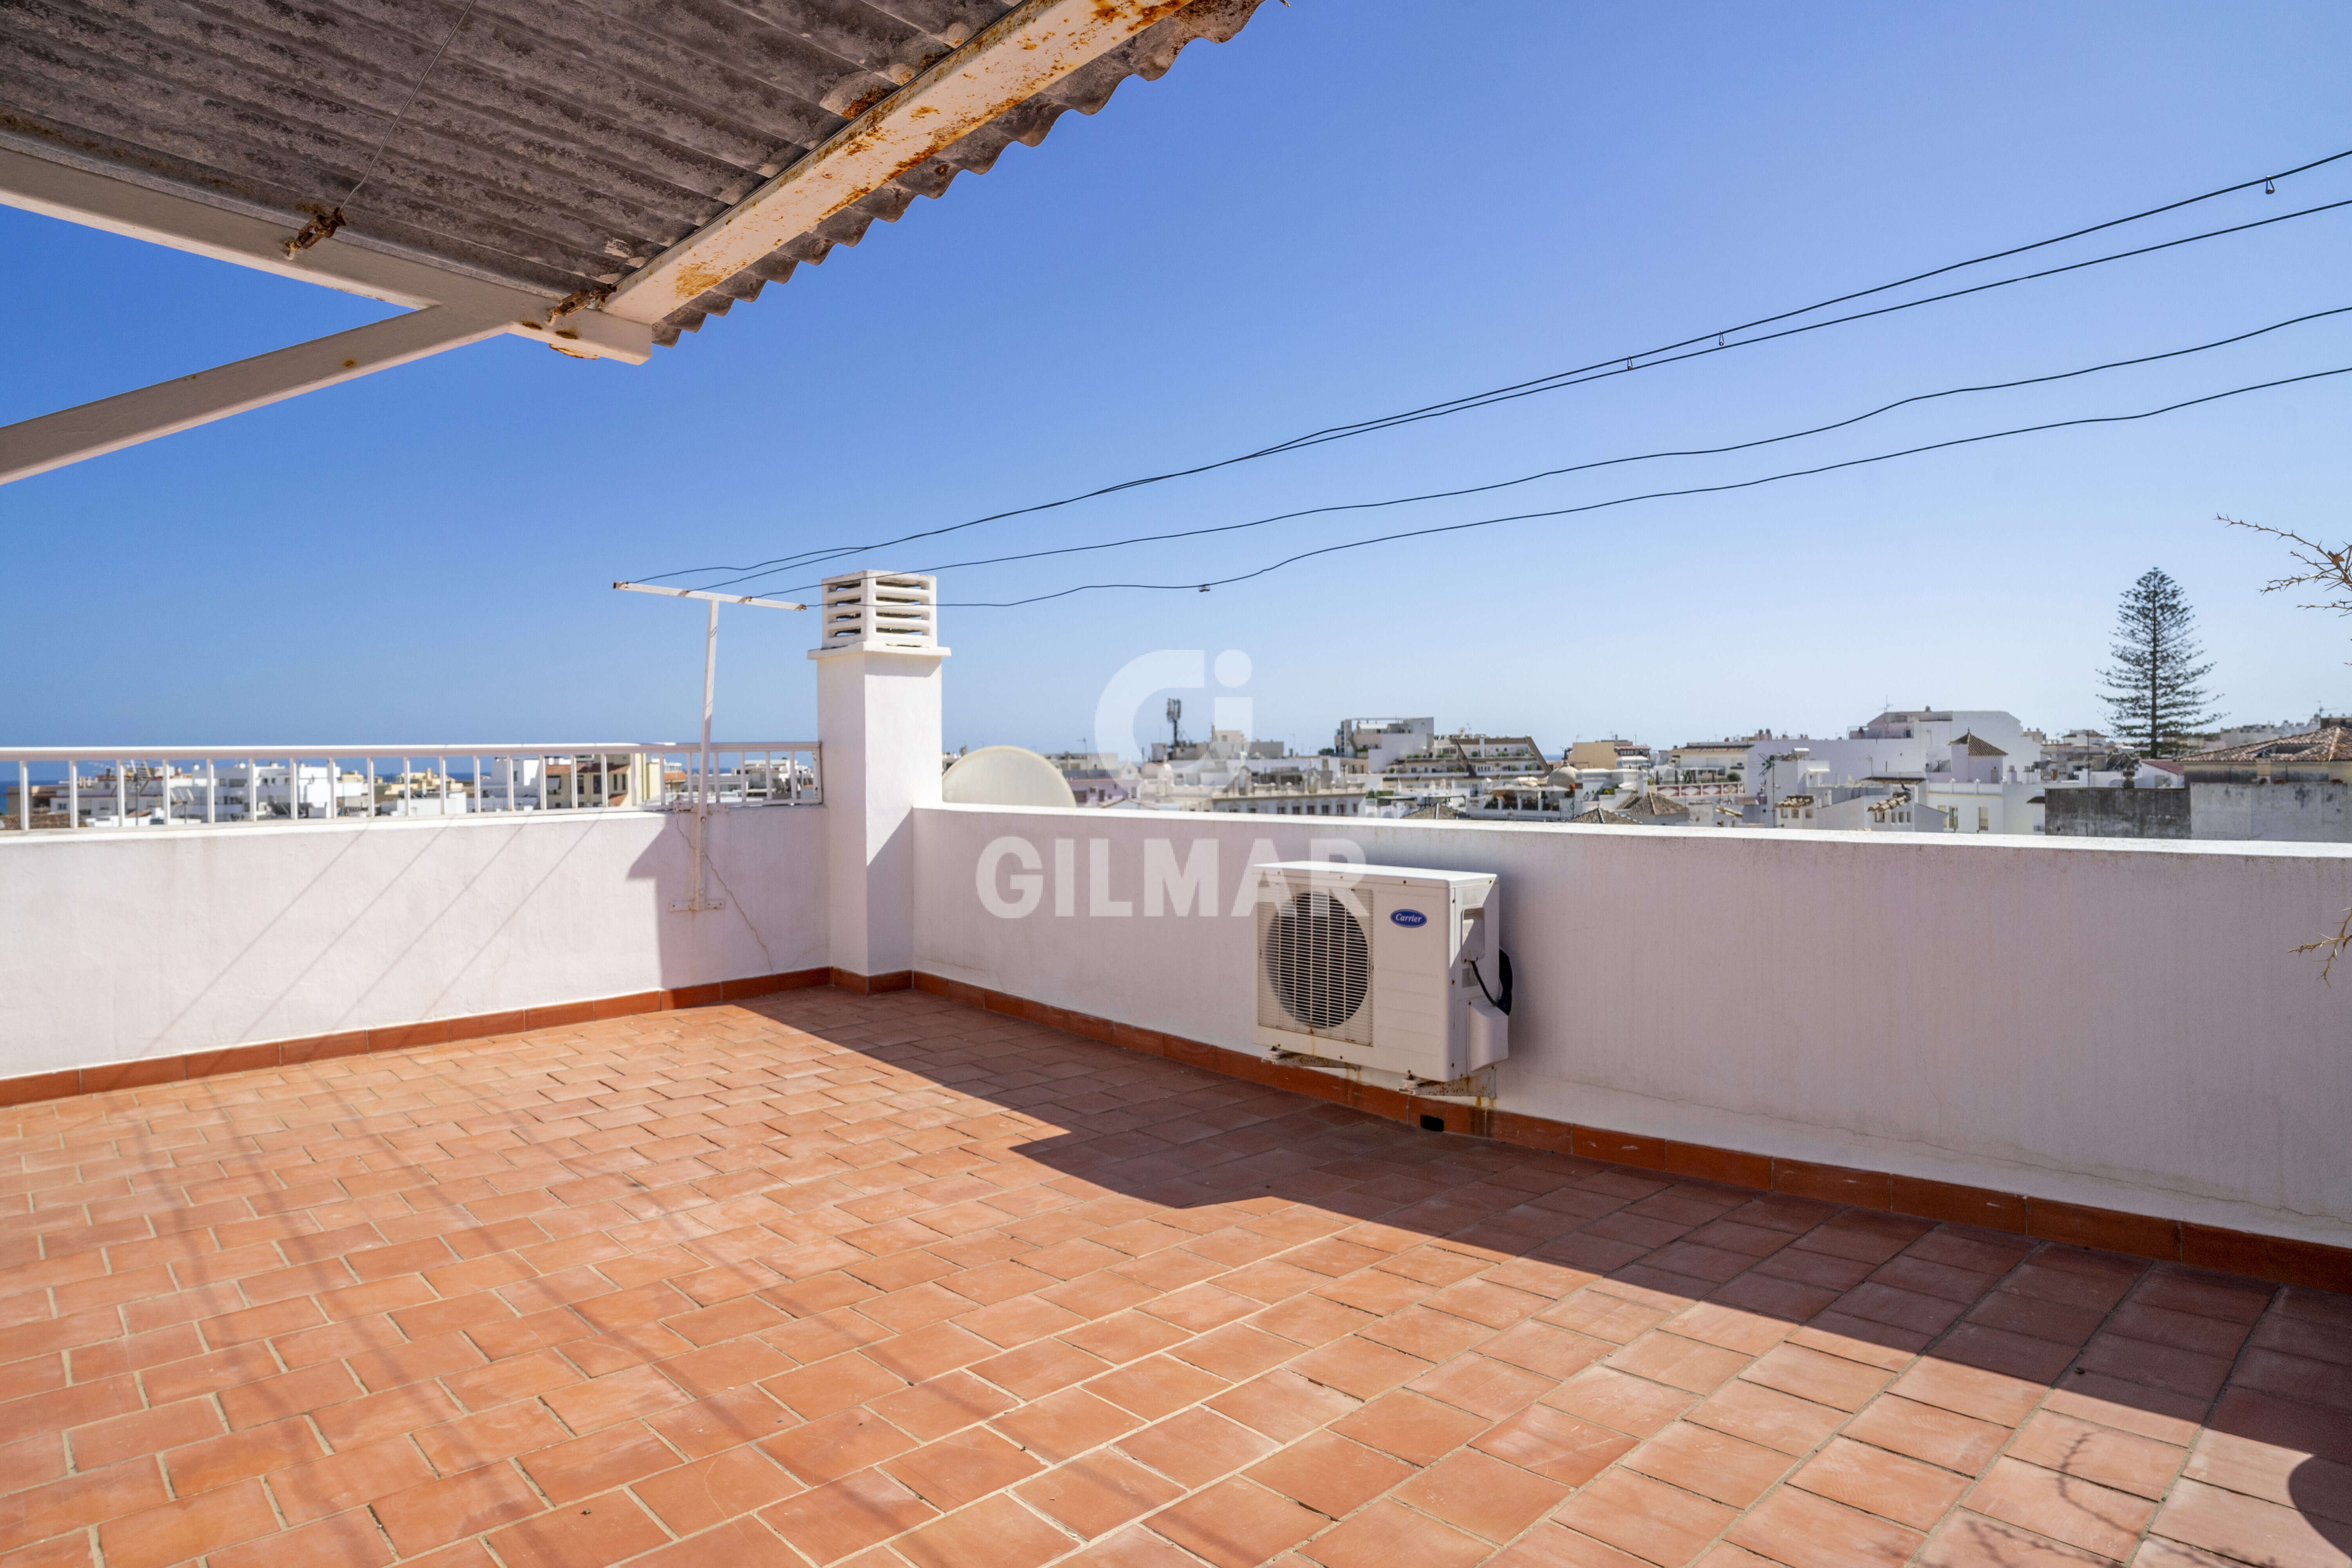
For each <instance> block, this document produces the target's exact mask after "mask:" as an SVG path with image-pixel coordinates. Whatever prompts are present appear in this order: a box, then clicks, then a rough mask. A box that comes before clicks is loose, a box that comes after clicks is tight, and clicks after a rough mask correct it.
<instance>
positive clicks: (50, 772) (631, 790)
mask: <svg viewBox="0 0 2352 1568" xmlns="http://www.w3.org/2000/svg"><path fill="white" fill-rule="evenodd" d="M9 775H13V777H9V782H8V784H7V785H6V789H7V798H6V807H5V816H0V832H33V831H36V830H40V829H47V828H58V829H81V830H84V831H89V830H99V829H126V828H138V827H190V826H197V827H215V826H217V827H235V826H254V825H257V824H263V825H266V824H268V823H272V822H276V823H288V822H302V821H316V822H331V821H338V820H342V821H350V820H367V819H371V818H374V817H384V816H394V817H411V816H469V815H477V814H481V813H487V812H548V811H690V810H693V809H694V808H695V806H696V805H697V804H698V802H699V801H700V800H701V798H702V796H703V786H704V783H705V780H704V776H703V761H702V750H701V748H700V746H699V745H698V744H696V743H690V742H667V741H601V742H564V743H541V744H524V743H519V742H499V743H497V744H491V745H451V744H445V743H433V744H425V745H388V746H368V745H353V746H188V747H167V748H158V747H152V746H139V747H126V746H115V747H103V746H101V747H77V746H34V747H25V748H19V749H7V748H0V777H7V776H9ZM709 794H710V798H711V804H712V805H715V806H719V807H729V808H732V807H741V806H770V805H821V804H822V803H823V801H824V775H823V772H822V769H821V767H820V765H819V757H818V752H817V745H816V742H814V741H733V742H725V743H723V744H722V743H718V742H713V744H712V745H711V748H710V770H709Z"/></svg>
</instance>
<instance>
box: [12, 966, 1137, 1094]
mask: <svg viewBox="0 0 2352 1568" xmlns="http://www.w3.org/2000/svg"><path fill="white" fill-rule="evenodd" d="M839 973H842V972H841V971H837V970H825V969H802V970H794V971H791V972H789V973H782V974H755V975H749V976H746V977H745V978H743V979H740V980H726V981H719V982H717V983H715V984H706V985H691V986H685V987H681V988H679V989H677V990H675V991H639V992H635V993H632V994H628V995H625V996H604V997H593V998H591V999H589V1000H587V1001H584V1002H560V1003H556V1004H554V1005H551V1006H546V1007H530V1008H518V1009H516V1010H514V1011H511V1012H505V1013H472V1014H467V1015H466V1016H462V1017H455V1018H433V1019H428V1020H425V1021H424V1022H422V1023H415V1024H394V1025H387V1026H384V1027H383V1028H378V1029H350V1030H345V1031H344V1032H342V1033H341V1034H333V1035H305V1036H302V1037H299V1038H297V1039H290V1040H261V1041H257V1042H255V1043H253V1044H251V1045H242V1046H219V1047H213V1048H212V1049H209V1050H201V1051H190V1052H188V1053H186V1054H184V1055H180V1056H169V1057H145V1058H140V1059H139V1060H136V1061H127V1062H100V1063H98V1064H96V1065H93V1066H90V1067H85V1068H58V1070H56V1071H54V1072H41V1073H28V1074H26V1075H25V1076H23V1077H20V1078H0V1106H11V1105H30V1104H33V1103H35V1102H36V1101H38V1100H63V1099H66V1098H68V1097H69V1096H72V1095H76V1094H99V1093H103V1092H105V1091H106V1090H109V1089H143V1088H146V1087H148V1086H149V1085H152V1084H158V1083H176V1082H179V1081H181V1080H182V1079H192V1078H216V1077H219V1076H220V1075H222V1074H224V1073H235V1072H253V1071H257V1070H264V1069H268V1068H277V1067H290V1066H296V1065H299V1064H300V1063H303V1062H314V1061H324V1060H326V1059H328V1058H333V1057H355V1056H361V1055H363V1054H366V1053H368V1052H372V1051H398V1050H407V1049H409V1048H411V1047H417V1046H437V1045H445V1044H446V1043H448V1042H450V1041H452V1040H476V1039H484V1038H487V1037H490V1036H492V1035H512V1034H520V1033H521V1032H522V1031H524V1030H525V1029H548V1028H557V1027H562V1026H569V1025H573V1024H586V1023H591V1022H593V1021H594V1020H596V1019H598V1018H619V1017H626V1016H630V1015H632V1014H637V1013H653V1012H665V1011H669V1010H672V1009H675V1008H679V1007H692V1006H709V1005H712V1004H714V1003H717V1002H720V1001H729V1002H732V1001H737V1000H740V999H741V998H743V997H747V996H763V995H767V994H770V993H772V992H777V991H797V990H803V989H805V988H807V987H809V986H813V985H823V984H826V983H827V982H828V981H829V980H831V979H833V978H834V977H835V975H837V974H839ZM859 978H867V977H859ZM912 983H913V977H912V975H911V974H909V973H907V972H905V971H900V972H899V973H896V974H881V975H875V976H872V977H870V978H867V985H868V988H869V989H872V990H877V991H902V990H905V989H906V988H907V987H908V985H909V984H912ZM1092 1023H1093V1025H1094V1026H1098V1027H1099V1028H1100V1029H1101V1030H1102V1031H1103V1033H1102V1034H1100V1035H1097V1038H1107V1037H1108V1033H1109V1031H1110V1029H1111V1027H1112V1026H1111V1025H1110V1024H1109V1023H1108V1021H1106V1020H1100V1019H1097V1020H1093V1021H1092Z"/></svg>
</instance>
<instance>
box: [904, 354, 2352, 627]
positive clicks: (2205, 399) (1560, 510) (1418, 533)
mask: <svg viewBox="0 0 2352 1568" xmlns="http://www.w3.org/2000/svg"><path fill="white" fill-rule="evenodd" d="M2345 374H2352V365H2341V366H2338V367H2337V368H2336V369H2335V370H2315V371H2312V372H2310V373H2309V374H2305V375H2290V376H2284V377H2282V378H2281V379H2279V380H2277V381H2264V382H2257V383H2255V384H2252V385H2251V386H2238V387H2232V388H2231V389H2230V390H2229V391H2227V392H2214V393H2208V394H2207V395H2204V396H2202V397H2191V398H2187V399H2184V400H2183V401H2181V402H2179V403H2168V404H2166V405H2164V406H2163V407H2161V408H2150V409H2146V410H2143V411H2142V412H2140V413H2137V414H2100V415H2091V416H2085V417H2084V418H2080V419H2056V420H2052V421H2050V422H2049V423H2047V424H2042V425H2021V426H2017V427H2016V428H2014V429H2011V430H1993V431H1989V432H1987V433H1985V434H1984V435H1981V436H1961V437H1955V438H1954V439H1952V440H1949V441H1931V442H1929V443H1927V445H1925V446H1920V447H1904V448H1902V449H1901V450H1900V451H1895V452H1880V453H1878V454H1876V455H1874V456H1872V457H1868V458H1847V459H1846V460H1845V461H1843V462H1838V463H1822V464H1821V465H1819V466H1817V467H1814V468H1790V469H1789V470H1787V471H1786V472H1784V473H1778V474H1767V475H1765V476H1763V477H1762V478H1761V479H1739V480H1736V481H1734V482H1731V483H1728V484H1720V485H1693V486H1690V487H1689V488H1687V489H1675V490H1650V491H1647V492H1645V493H1643V494H1641V495H1632V496H1618V497H1615V498H1613V499H1612V500H1598V501H1589V502H1587V503H1585V504H1584V505H1581V506H1564V507H1555V508H1552V509H1550V510H1545V511H1523V512H1514V513H1512V514H1510V515H1509V516H1507V517H1488V518H1480V519H1477V520H1475V521H1471V522H1454V523H1444V524H1441V525H1439V526H1437V527H1433V528H1414V529H1407V530H1405V531H1402V532H1398V533H1383V534H1379V535H1376V536H1374V537H1372V538H1370V539H1355V540H1349V541H1347V542H1344V543H1339V544H1327V545H1324V546H1323V547H1321V548H1320V549H1317V550H1304V551H1301V552H1298V553H1297V554H1296V555H1286V556H1285V557H1283V558H1282V559H1281V560H1279V561H1276V562H1275V563H1272V564H1270V565H1266V566H1261V567H1259V568H1257V569H1256V570H1255V571H1253V572H1240V573H1236V574H1234V575H1233V576H1230V577H1213V578H1210V579H1209V580H1207V581H1206V582H1202V581H1199V580H1197V579H1195V580H1193V581H1192V582H1185V583H1081V584H1078V585H1077V586H1076V587H1072V588H1063V589H1060V590H1058V591H1057V592H1055V593H1051V594H1034V595H1030V596H1029V597H1028V598H1025V599H1001V600H998V599H971V600H950V601H942V602H941V605H940V608H942V609H965V610H1007V609H1013V608H1015V607H1016V606H1019V605H1036V604H1043V603H1045V601H1046V600H1049V599H1066V598H1068V597H1069V596H1070V595H1073V594H1086V593H1093V592H1096V591H1098V590H1103V589H1111V588H1133V589H1139V590H1148V591H1152V592H1160V593H1180V592H1181V593H1192V592H1199V593H1203V594H1205V593H1207V592H1208V591H1209V590H1210V589H1212V588H1222V587H1224V586H1225V585H1227V584H1233V583H1246V582H1249V581H1250V580H1252V579H1253V578H1257V577H1263V576H1265V575H1266V574H1269V573H1273V572H1279V571H1281V570H1282V569H1283V568H1284V567H1286V566H1293V565H1296V564H1297V563H1299V562H1301V561H1311V560H1313V559H1314V558H1316V557H1317V556H1318V555H1335V554H1338V553H1339V552H1341V551H1346V550H1361V549H1364V548H1365V547H1367V546H1369V545H1374V544H1389V543H1393V542H1396V541H1397V540H1400V539H1423V538H1427V537H1429V536H1431V535H1433V534H1440V533H1460V532H1463V531H1466V530H1469V529H1474V528H1492V527H1494V526H1496V524H1498V523H1505V522H1527V521H1533V520H1536V519H1539V518H1549V517H1569V516H1573V515H1575V514H1576V513H1579V512H1587V511H1601V510H1606V509H1607V508H1610V507H1618V506H1627V505H1631V504H1632V503H1633V502H1634V501H1644V500H1669V499H1672V498H1674V497H1677V496H1699V495H1717V494H1720V493H1722V492H1723V491H1726V490H1744V489H1754V488H1755V487H1757V486H1758V485H1769V484H1773V483H1777V482H1778V481H1780V480H1781V479H1805V478H1808V477H1810V476H1811V475H1814V474H1827V473H1834V472H1836V471H1837V470H1838V469H1840V468H1863V467H1864V466H1866V465H1868V464H1872V463H1885V462H1891V461H1893V460H1894V459H1895V458H1910V457H1916V456H1917V455H1919V454H1920V453H1922V452H1940V451H1943V450H1945V449H1946V448H1948V447H1967V446H1973V445H1975V444H1976V443H1978V442H1980V441H1998V440H2001V439H2004V438H2005V437H2011V436H2031V435H2033V434H2035V433H2036V432H2038V431H2043V430H2064V429H2068V428H2071V427H2073V426H2081V425H2125V424H2129V423H2131V422H2132V421H2134V420H2137V419H2153V418H2155V417H2156V416H2158V415H2160V414H2172V413H2177V412H2179V410H2180V409H2183V408H2194V407H2196V406H2198V405H2200V404H2206V403H2218V402H2220V401H2221V400H2222V399H2223V398H2226V397H2241V396H2243V395H2245V394H2247V393H2250V392H2265V391H2268V390H2270V389H2271V388H2273V387H2279V386H2293V385H2294V384H2297V383H2299V382H2305V381H2320V380H2324V379H2326V377H2328V376H2333V375H2345Z"/></svg>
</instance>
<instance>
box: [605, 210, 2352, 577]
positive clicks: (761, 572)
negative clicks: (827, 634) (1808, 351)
mask: <svg viewBox="0 0 2352 1568" xmlns="http://www.w3.org/2000/svg"><path fill="white" fill-rule="evenodd" d="M2347 206H2352V198H2347V199H2346V200H2343V201H2340V202H2329V203H2327V204H2326V205H2322V206H2315V207H2305V208H2302V209H2301V210H2299V211H2296V212H2291V213H2281V214H2279V215H2278V216H2276V217H2266V218H2257V219H2255V220H2254V221H2253V222H2252V223H2244V224H2238V225H2236V226H2232V227H2230V228H2219V229H2213V230H2210V231H2209V232H2207V233H2204V234H2192V235H2186V236H2184V237H2181V238H2179V239H2168V240H2163V241H2160V242H2159V243H2158V244H2155V245H2147V246H2142V247H2139V248H2137V249H2136V250H2120V251H2116V252H2115V253H2114V254H2113V255H2109V256H2095V257H2093V258H2090V259H2089V260H2087V261H2074V262H2069V263H2067V264H2066V265H2065V266H2063V267H2051V268H2043V269H2042V271H2039V272H2026V273H2021V274H2019V275H2018V276H2016V277H2014V278H1997V279H1993V280H1992V281H1991V282H1990V283H1978V284H1974V285H1972V286H1970V287H1969V288H1966V289H1953V290H1951V291H1950V292H1948V293H1944V294H1929V295H1927V296H1926V297H1924V298H1922V299H1917V300H1905V301H1903V302H1902V303H1901V304H1898V305H1882V306H1880V307H1878V308H1877V309H1875V310H1858V311H1856V312H1854V313H1853V315H1850V316H1832V317H1831V318H1830V319H1829V320H1827V321H1811V322H1808V323H1806V324H1805V325H1803V326H1801V327H1785V328H1783V329H1781V330H1780V331H1777V332H1768V333H1765V334H1764V335H1763V336H1761V337H1755V338H1743V339H1741V340H1740V341H1739V342H1736V343H1730V344H1727V345H1721V346H1717V347H1713V348H1702V349H1693V350H1691V351H1690V352H1689V353H1677V354H1669V355H1666V356H1664V357H1663V358H1656V359H1653V360H1651V361H1649V363H1645V364H1643V365H1640V366H1638V367H1635V366H1633V365H1632V364H1630V363H1629V364H1627V365H1625V366H1622V367H1620V366H1617V365H1616V364H1614V363H1612V365H1611V368H1609V369H1607V370H1604V371H1601V372H1599V373H1597V374H1591V375H1587V376H1584V377H1582V378H1580V379H1579V380H1574V381H1562V382H1557V383H1555V384H1550V385H1545V386H1538V387H1536V388H1534V389H1532V390H1530V391H1525V392H1512V393H1509V394H1507V395H1502V396H1496V397H1494V398H1491V399H1489V400H1488V402H1486V403H1482V404H1478V405H1475V406H1478V407H1487V406H1491V405H1492V404H1494V403H1502V402H1509V401H1513V400H1515V399H1517V398H1521V397H1532V396H1534V395H1536V394H1537V393H1539V392H1557V391H1560V390H1562V389H1564V388H1567V387H1570V386H1582V385H1585V384H1588V383H1591V382H1595V381H1605V380H1607V379H1609V378H1610V377H1612V376H1619V375H1629V374H1633V373H1634V371H1635V369H1636V368H1638V369H1640V370H1654V369H1655V368H1657V367H1658V366H1660V365H1667V364H1676V363H1681V362H1682V361H1684V360H1688V359H1699V358H1702V357H1704V356H1706V355H1708V354H1717V353H1727V352H1729V351H1730V350H1731V349H1743V348H1752V347H1754V346H1755V345H1757V344H1759V343H1769V342H1774V341H1776V340H1778V339H1780V338H1788V337H1795V336H1798V335H1799V334H1801V333H1804V332H1813V331H1821V330H1822V328H1824V327H1839V326H1844V325H1845V324H1847V323H1848V322H1851V321H1867V320H1869V319H1870V318H1871V317H1873V316H1886V315H1892V314H1894V313H1895V312H1896V311H1899V310H1916V308H1918V307H1919V306H1921V305H1934V304H1939V303H1941V302H1942V301H1944V300H1957V299H1959V298H1961V297H1963V296H1965V295H1969V294H1981V293H1984V292H1986V291H1987V290H1989V289H2006V288H2008V287H2009V286H2010V285H2011V284H2013V283H2031V282H2033V281H2035V280H2036V279H2042V278H2053V277H2055V276H2057V275H2058V274H2060V273H2062V272H2076V271H2080V270H2081V269H2082V268H2086V267H2098V266H2103V265H2105V263H2107V262H2110V261H2126V260H2129V259H2130V258H2133V257H2136V256H2146V255H2147V254H2148V253H2150V252H2151V251H2158V250H2169V249H2172V248H2173V247H2176V246H2182V245H2193V244H2195V243H2196V242H2197V241H2199V240H2204V239H2215V238H2219V237H2222V236H2225V235H2231V234H2239V233H2242V232H2243V231H2245V230H2246V229H2250V228H2263V227H2265V226H2269V225H2271V224H2274V223H2286V222H2289V221H2291V220H2293V219H2295V218H2299V217H2310V216H2314V215H2315V214H2318V213H2325V212H2334V211H2336V209H2338V208H2340V207H2347ZM1636 357H1637V358H1638V357H1639V356H1636ZM1445 412H1448V413H1458V412H1461V410H1459V409H1447V410H1445ZM1439 417H1443V415H1442V414H1421V415H1416V416H1411V417H1409V418H1408V417H1400V418H1398V419H1397V420H1395V421H1394V422H1392V423H1390V424H1386V425H1381V426H1377V428H1380V429H1394V428H1396V427H1397V426H1399V425H1403V424H1411V423H1414V422H1416V421H1418V420H1420V419H1424V418H1439ZM1354 433H1355V434H1364V433H1366V432H1364V431H1361V430H1360V431H1356V432H1354ZM1323 439H1325V440H1341V439H1345V437H1341V436H1332V437H1324V438H1323ZM1321 444H1322V442H1321V441H1320V440H1318V441H1312V442H1300V443H1297V444H1296V445H1293V446H1290V447H1285V448H1283V449H1284V450H1294V451H1295V450H1300V449H1303V447H1306V446H1314V445H1321ZM1236 460H1238V459H1236ZM1211 466H1212V467H1221V466H1223V465H1215V464H1213V465H1211ZM1194 471H1200V470H1194ZM1119 488H1127V487H1119ZM1098 493H1101V492H1098ZM1079 499H1085V498H1079ZM1053 504H1055V505H1060V504H1063V503H1061V502H1055V503H1053ZM1026 510H1044V509H1043V508H1029V509H1026ZM1019 515H1021V514H1020V513H1017V512H1003V513H999V514H997V516H996V517H984V518H974V519H972V520H971V521H969V522H959V523H952V524H950V525H949V526H947V527H945V528H934V529H927V530H924V531H920V532H917V533H909V534H905V535H902V536H901V537H899V538H898V539H888V540H881V541H878V542H874V543H871V544H856V545H844V546H841V547H839V548H829V549H826V550H824V551H819V552H808V555H807V556H805V557H795V558H786V559H783V560H782V563H778V564H769V563H760V564H759V565H758V566H755V567H753V568H750V569H746V570H744V571H743V573H742V574H741V575H740V576H734V577H722V578H720V579H719V580H718V581H717V582H716V583H712V584H705V586H707V587H729V586H736V585H740V584H748V583H751V582H755V581H757V580H759V579H760V578H762V577H772V576H778V575H782V574H784V573H787V572H795V571H799V570H801V569H802V568H803V567H807V566H813V565H816V564H819V563H822V562H824V561H829V560H834V559H837V558H838V557H840V556H844V555H855V554H857V553H859V552H863V551H867V550H880V549H887V548H888V547H889V546H891V545H895V544H906V543H909V542H913V541H915V540H918V539H934V538H937V537H939V536H940V535H941V534H947V533H955V532H958V531H961V530H963V529H967V528H974V527H978V526H979V525H980V524H982V523H983V522H993V521H998V520H999V518H1003V517H1012V516H1019ZM699 570H703V571H710V570H714V569H713V568H709V567H703V568H700V569H699ZM719 570H728V569H727V568H719ZM669 575H672V576H677V575H680V574H677V573H671V574H669ZM648 580H649V579H648ZM816 586H817V584H814V583H803V584H798V585H797V586H796V587H793V588H785V589H779V590H776V591H777V592H780V593H796V592H799V591H800V589H802V588H814V587H816Z"/></svg>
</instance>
